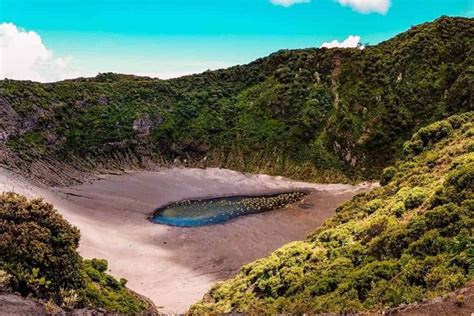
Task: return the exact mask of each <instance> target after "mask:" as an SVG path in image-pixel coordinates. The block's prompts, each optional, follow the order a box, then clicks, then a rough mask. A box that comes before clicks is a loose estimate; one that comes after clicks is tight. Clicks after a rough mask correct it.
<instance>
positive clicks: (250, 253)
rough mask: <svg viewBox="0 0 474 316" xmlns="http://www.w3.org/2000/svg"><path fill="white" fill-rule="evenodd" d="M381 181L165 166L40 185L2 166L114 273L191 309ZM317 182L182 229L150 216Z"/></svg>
mask: <svg viewBox="0 0 474 316" xmlns="http://www.w3.org/2000/svg"><path fill="white" fill-rule="evenodd" d="M372 186H373V185H372V184H370V183H363V184H359V185H357V186H351V185H345V184H311V183H304V182H295V181H291V180H288V179H284V178H282V177H271V176H266V175H249V174H242V173H238V172H235V171H231V170H225V169H215V168H210V169H205V170H204V169H180V168H174V169H163V170H161V171H157V172H151V171H131V172H128V173H124V174H121V175H102V176H99V177H97V179H96V180H94V181H91V182H89V183H84V184H81V185H77V186H71V187H59V188H58V187H55V188H48V187H39V186H35V185H32V184H30V183H28V182H27V181H26V180H25V179H22V178H21V177H19V176H18V175H16V174H14V173H12V172H10V171H7V170H5V169H1V168H0V191H9V190H11V191H15V192H18V193H21V194H24V195H26V196H28V197H33V196H43V197H44V198H45V199H46V200H47V201H48V202H50V203H52V204H54V206H55V207H56V208H57V209H58V210H59V211H60V212H61V213H62V214H63V215H64V216H65V218H66V219H67V220H68V221H70V222H71V223H72V224H73V225H75V226H77V227H78V228H79V229H80V230H81V243H80V248H79V251H80V253H81V255H82V256H84V257H85V258H92V257H97V258H105V259H107V260H108V261H109V268H110V272H111V274H113V275H114V276H116V277H124V278H126V279H128V281H129V282H128V286H129V287H130V288H131V289H133V290H135V291H136V292H138V293H140V294H143V295H145V296H147V297H149V298H150V299H152V300H153V301H154V302H155V304H156V305H158V306H162V307H163V309H162V311H163V312H166V313H182V312H185V311H186V309H187V308H188V307H189V306H190V305H191V304H192V303H194V302H196V301H197V300H199V299H200V298H201V297H202V296H203V295H204V293H205V292H206V291H207V290H209V289H210V287H211V286H212V284H213V283H214V282H216V281H219V280H223V279H226V278H229V277H231V276H232V275H234V274H235V273H236V272H237V271H238V269H239V268H240V267H241V266H242V265H244V264H246V263H249V262H251V261H253V260H255V259H258V258H261V257H263V256H267V255H268V254H270V253H271V252H272V251H273V250H275V249H277V248H278V247H280V246H282V245H284V244H285V243H288V242H290V241H294V240H301V239H304V238H305V236H306V235H307V234H308V233H309V232H311V231H313V230H314V229H315V228H316V227H318V226H319V225H321V224H322V223H323V222H324V220H325V219H327V218H328V217H330V216H331V215H333V214H334V211H335V209H336V207H337V206H338V205H339V204H341V203H342V202H344V201H346V200H348V199H350V198H351V197H352V196H353V195H355V194H357V193H359V192H362V191H366V190H370V189H371V188H372ZM294 189H311V190H314V191H313V192H312V193H310V194H309V195H308V196H306V197H305V198H304V200H303V201H302V202H300V203H299V204H296V205H290V206H287V207H285V208H282V209H279V210H275V211H269V212H264V213H259V214H254V215H248V216H243V217H239V218H236V219H234V220H231V221H229V222H226V223H224V224H217V225H212V226H203V227H193V228H183V227H171V226H165V225H158V224H152V223H151V222H150V221H149V220H148V217H149V216H150V215H151V214H152V213H153V210H154V209H156V208H157V207H159V206H160V205H165V204H167V203H170V202H172V201H177V200H182V199H193V198H205V197H219V196H229V195H252V194H264V193H270V192H275V191H282V190H294Z"/></svg>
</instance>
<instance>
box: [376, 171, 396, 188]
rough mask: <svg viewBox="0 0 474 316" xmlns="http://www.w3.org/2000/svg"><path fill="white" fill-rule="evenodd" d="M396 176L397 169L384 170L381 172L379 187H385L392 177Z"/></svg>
mask: <svg viewBox="0 0 474 316" xmlns="http://www.w3.org/2000/svg"><path fill="white" fill-rule="evenodd" d="M396 174H397V169H396V168H395V167H388V168H385V169H384V170H383V172H382V177H381V178H380V184H381V185H387V184H389V182H390V181H392V179H393V177H395V175H396Z"/></svg>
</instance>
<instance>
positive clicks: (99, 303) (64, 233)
mask: <svg viewBox="0 0 474 316" xmlns="http://www.w3.org/2000/svg"><path fill="white" fill-rule="evenodd" d="M78 244H79V231H78V230H77V228H75V227H73V226H71V225H70V224H69V223H68V222H67V221H66V220H64V219H63V218H62V216H61V215H60V214H59V213H58V212H57V211H56V210H55V209H54V208H53V206H52V205H51V204H48V203H45V202H43V200H41V199H33V200H27V199H26V198H25V197H24V196H21V195H19V194H16V193H3V194H1V195H0V271H3V273H2V274H6V278H5V279H4V280H3V281H2V282H6V283H7V285H8V286H9V287H10V288H11V289H12V290H13V291H15V292H19V293H20V294H22V295H24V296H27V295H32V296H34V297H36V298H39V299H43V300H46V301H49V302H51V303H53V304H56V305H57V306H60V307H64V308H67V309H72V308H83V307H93V308H104V309H106V310H107V311H114V312H120V313H125V314H137V313H139V312H142V311H145V310H153V309H154V307H153V306H152V305H151V304H150V303H148V302H147V301H145V300H144V299H143V298H141V297H139V296H138V295H136V294H135V293H133V292H131V291H130V290H128V289H127V288H126V287H125V284H126V280H125V279H121V280H120V281H118V280H116V279H115V278H113V277H112V276H111V275H109V274H107V273H106V271H107V261H106V260H99V259H92V260H83V259H82V258H81V256H80V255H79V253H78V252H77V247H78ZM2 278H3V277H2Z"/></svg>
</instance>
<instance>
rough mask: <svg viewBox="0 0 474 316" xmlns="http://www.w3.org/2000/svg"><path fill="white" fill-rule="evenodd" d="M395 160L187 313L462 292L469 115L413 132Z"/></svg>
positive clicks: (470, 216)
mask: <svg viewBox="0 0 474 316" xmlns="http://www.w3.org/2000/svg"><path fill="white" fill-rule="evenodd" d="M403 154H404V158H403V159H402V160H401V161H399V162H398V163H397V164H396V165H395V166H393V167H388V168H386V169H385V170H384V172H383V175H382V179H381V184H382V187H380V188H377V189H375V190H373V191H372V192H370V193H365V194H360V195H357V196H355V197H354V198H353V199H352V201H349V202H347V203H345V204H343V205H341V206H340V207H339V208H338V209H337V210H336V215H335V216H334V217H333V218H331V219H329V220H328V221H327V222H326V223H325V224H324V225H323V226H322V227H320V228H319V229H317V230H316V231H315V232H314V233H313V234H312V235H311V236H309V237H308V239H307V240H305V241H298V242H293V243H290V244H288V245H286V246H284V247H282V248H280V249H278V250H276V251H275V252H274V253H273V254H272V255H271V256H269V257H268V258H264V259H260V260H257V261H256V262H254V263H251V264H248V265H246V266H244V267H243V268H242V269H241V271H240V272H239V274H238V275H237V276H236V277H235V278H234V279H231V280H229V281H226V282H222V283H218V284H217V285H216V286H214V288H213V289H211V291H210V292H209V294H207V295H206V296H205V297H204V299H203V300H202V301H201V302H199V303H197V304H196V305H194V306H193V307H192V308H191V312H193V313H198V312H199V313H202V312H205V313H209V312H210V313H222V312H249V313H254V314H262V313H265V314H277V313H292V314H295V313H297V314H299V313H310V314H311V313H318V312H328V311H332V312H344V313H345V312H354V311H361V310H379V309H382V308H386V307H391V306H396V305H399V304H402V303H410V302H415V301H419V300H422V299H424V298H431V297H435V296H438V295H442V294H445V293H447V292H450V291H452V290H454V289H456V288H458V287H460V286H462V285H463V284H464V283H465V282H466V281H467V280H469V279H471V278H472V277H473V276H474V235H473V228H474V112H468V113H465V114H462V115H457V116H452V117H450V118H448V119H446V120H443V121H440V122H437V123H434V124H432V125H429V126H427V127H424V128H421V129H420V130H419V131H418V132H417V133H415V134H414V136H413V137H412V138H411V140H410V141H408V142H406V143H405V145H404V146H403Z"/></svg>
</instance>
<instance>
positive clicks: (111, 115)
mask: <svg viewBox="0 0 474 316" xmlns="http://www.w3.org/2000/svg"><path fill="white" fill-rule="evenodd" d="M473 47H474V20H473V19H468V18H449V17H442V18H440V19H438V20H436V21H434V22H432V23H425V24H422V25H419V26H416V27H413V28H411V29H410V30H409V31H407V32H405V33H403V34H400V35H398V36H396V37H394V38H392V39H390V40H388V41H386V42H383V43H381V44H379V45H376V46H369V47H367V48H366V49H364V50H359V49H331V50H328V49H303V50H282V51H279V52H277V53H274V54H272V55H270V56H268V57H265V58H261V59H259V60H256V61H255V62H252V63H250V64H248V65H243V66H236V67H231V68H229V69H223V70H217V71H208V72H205V73H202V74H199V75H193V76H187V77H182V78H178V79H173V80H166V81H163V80H156V79H150V78H140V77H134V76H125V75H115V74H101V75H99V76H97V77H95V78H89V79H77V80H68V81H63V82H58V83H51V84H39V83H34V82H25V81H23V82H21V81H12V80H4V81H1V82H0V163H3V164H6V165H8V166H10V167H11V168H16V169H18V170H21V171H23V172H24V173H25V174H28V175H29V176H30V177H33V178H36V179H38V180H40V181H43V182H49V183H53V184H58V183H68V182H71V181H73V180H77V179H80V178H81V177H82V176H83V173H82V172H80V171H87V170H91V169H114V168H115V169H116V168H121V167H127V168H132V167H137V168H150V167H151V166H153V165H154V164H155V163H158V164H167V163H172V162H173V161H178V160H180V161H181V162H182V163H185V164H187V165H192V166H221V167H227V168H230V169H234V170H242V171H253V172H257V173H259V172H260V173H269V174H279V175H284V176H288V177H292V178H299V179H312V180H318V181H346V180H348V178H352V179H354V178H357V177H360V176H364V177H370V176H373V175H375V174H378V172H379V171H380V170H381V169H382V168H383V167H385V166H386V165H387V164H388V163H389V162H390V161H393V159H394V157H397V156H398V155H399V153H400V150H399V148H400V147H401V144H402V143H403V141H405V140H407V139H408V138H409V137H410V135H411V133H412V132H413V131H414V130H416V129H417V128H419V127H421V126H424V125H426V124H427V123H431V122H433V121H436V120H438V119H441V118H444V117H446V116H448V115H450V114H454V113H461V112H465V111H468V110H472V108H473V93H474V88H473V87H474V84H473V83H474V69H473V65H474V48H473ZM64 162H66V163H64ZM78 171H79V172H78Z"/></svg>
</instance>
